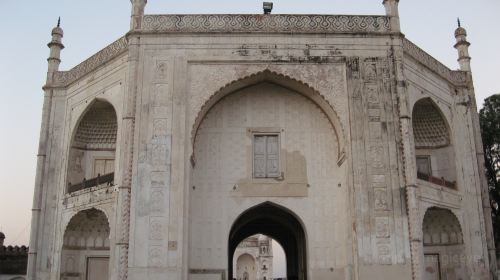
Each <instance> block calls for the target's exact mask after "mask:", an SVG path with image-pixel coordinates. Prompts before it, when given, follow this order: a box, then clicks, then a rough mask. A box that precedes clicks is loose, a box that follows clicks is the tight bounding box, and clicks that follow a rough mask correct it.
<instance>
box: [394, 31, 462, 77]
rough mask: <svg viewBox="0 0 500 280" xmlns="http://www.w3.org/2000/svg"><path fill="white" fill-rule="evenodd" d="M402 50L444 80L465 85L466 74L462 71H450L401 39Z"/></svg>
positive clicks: (412, 44) (408, 41)
mask: <svg viewBox="0 0 500 280" xmlns="http://www.w3.org/2000/svg"><path fill="white" fill-rule="evenodd" d="M403 50H404V52H405V54H407V55H409V56H411V57H413V58H414V59H415V60H416V61H418V62H420V63H422V64H424V65H425V66H427V67H428V68H429V69H431V70H432V71H434V72H436V73H437V74H439V75H440V76H442V77H443V78H445V79H446V80H448V81H449V82H451V83H454V84H459V85H460V84H465V83H467V74H466V72H463V71H452V70H451V69H449V68H448V67H446V66H445V65H444V64H442V63H441V62H439V61H438V60H437V59H435V58H434V57H432V56H431V55H429V54H428V53H426V52H425V51H424V50H422V49H421V48H419V47H418V46H417V45H415V44H414V43H412V42H411V41H410V40H408V39H403Z"/></svg>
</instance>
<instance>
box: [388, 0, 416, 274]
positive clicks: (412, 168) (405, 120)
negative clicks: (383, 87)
mask: <svg viewBox="0 0 500 280" xmlns="http://www.w3.org/2000/svg"><path fill="white" fill-rule="evenodd" d="M397 2H398V1H397V0H392V1H391V0H386V1H384V5H385V6H386V9H387V10H388V14H389V12H390V13H391V14H392V15H393V16H395V15H397V11H395V10H394V9H395V8H394V7H397ZM402 40H403V37H396V38H394V39H393V42H392V58H393V61H392V62H393V68H394V69H393V71H394V76H395V77H394V78H395V83H396V86H395V89H396V94H397V96H398V97H399V98H398V100H399V104H398V109H399V125H400V133H401V134H400V137H401V146H400V151H401V153H402V164H403V176H404V178H403V179H404V188H405V199H406V211H407V215H408V231H409V232H408V234H409V239H410V240H409V242H410V257H411V270H412V279H414V280H420V279H421V278H422V269H423V266H422V263H423V245H422V223H421V221H422V219H421V217H420V212H419V211H420V210H419V209H420V202H419V200H418V192H419V190H418V186H417V168H416V163H415V153H414V143H413V129H412V123H411V121H412V120H411V115H412V113H411V112H412V108H410V104H409V96H408V91H407V89H406V79H405V76H404V71H403V69H404V63H403V59H404V58H403V41H402Z"/></svg>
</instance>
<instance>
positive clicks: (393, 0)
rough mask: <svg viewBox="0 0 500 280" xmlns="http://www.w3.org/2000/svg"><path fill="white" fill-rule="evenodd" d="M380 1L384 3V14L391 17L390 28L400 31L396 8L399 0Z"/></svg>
mask: <svg viewBox="0 0 500 280" xmlns="http://www.w3.org/2000/svg"><path fill="white" fill-rule="evenodd" d="M382 3H383V4H384V7H385V13H386V15H387V16H388V17H390V18H391V30H392V31H394V32H399V31H401V28H400V24H399V10H398V5H399V0H384V2H382Z"/></svg>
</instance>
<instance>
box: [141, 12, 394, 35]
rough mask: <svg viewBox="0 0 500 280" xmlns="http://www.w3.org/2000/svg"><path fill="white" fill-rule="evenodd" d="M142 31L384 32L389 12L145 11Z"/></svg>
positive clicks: (388, 27) (388, 20)
mask: <svg viewBox="0 0 500 280" xmlns="http://www.w3.org/2000/svg"><path fill="white" fill-rule="evenodd" d="M142 31H152V32H169V33H170V32H172V33H179V32H201V33H227V32H231V33H244V32H252V33H255V32H257V33H383V32H389V31H391V24H390V18H389V17H387V16H357V15H356V16H351V15H257V14H253V15H231V14H219V15H145V16H144V18H143V22H142Z"/></svg>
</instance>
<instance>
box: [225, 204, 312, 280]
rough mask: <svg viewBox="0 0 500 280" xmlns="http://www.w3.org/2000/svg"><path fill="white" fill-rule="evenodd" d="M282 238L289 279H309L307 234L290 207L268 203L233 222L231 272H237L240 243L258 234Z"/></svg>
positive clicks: (279, 240) (252, 209) (254, 208)
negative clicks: (236, 251)
mask: <svg viewBox="0 0 500 280" xmlns="http://www.w3.org/2000/svg"><path fill="white" fill-rule="evenodd" d="M258 233H260V234H264V235H267V236H269V237H271V238H273V239H275V240H276V241H278V242H279V243H280V244H281V246H282V247H283V249H284V251H285V255H286V260H287V261H286V264H287V268H286V270H287V279H289V280H306V279H307V255H306V252H307V245H306V233H305V230H304V227H303V226H302V222H301V221H300V220H299V218H298V217H297V216H296V215H295V214H294V213H292V212H291V211H290V210H288V209H286V208H284V207H281V206H279V205H277V204H274V203H271V202H265V203H262V204H259V205H257V206H254V207H252V208H250V209H248V210H246V211H245V212H243V213H242V214H241V215H240V216H239V217H238V218H237V219H236V220H235V222H234V223H233V226H232V227H231V231H230V233H229V240H228V271H229V273H228V275H233V255H234V252H235V250H236V247H237V246H238V244H239V243H240V242H241V241H242V240H244V239H245V238H247V237H249V236H252V235H255V234H258Z"/></svg>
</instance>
